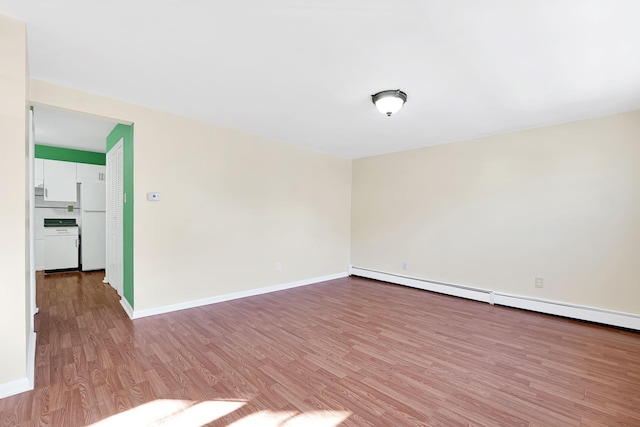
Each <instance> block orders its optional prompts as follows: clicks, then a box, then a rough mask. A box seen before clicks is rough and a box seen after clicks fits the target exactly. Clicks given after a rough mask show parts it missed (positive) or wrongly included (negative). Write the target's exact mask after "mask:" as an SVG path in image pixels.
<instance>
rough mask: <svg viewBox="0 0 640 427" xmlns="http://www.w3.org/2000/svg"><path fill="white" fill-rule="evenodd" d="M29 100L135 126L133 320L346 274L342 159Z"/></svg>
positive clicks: (41, 95)
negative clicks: (152, 311)
mask: <svg viewBox="0 0 640 427" xmlns="http://www.w3.org/2000/svg"><path fill="white" fill-rule="evenodd" d="M30 99H31V100H32V101H33V102H36V103H41V104H47V105H51V106H57V107H61V108H67V109H71V110H76V111H81V112H86V113H91V114H95V115H99V116H103V117H109V118H114V119H118V120H121V121H124V122H133V123H134V193H135V194H134V200H135V204H134V227H135V230H134V289H135V291H134V292H135V293H134V300H135V302H134V304H135V307H134V308H135V309H136V310H142V309H148V308H154V307H159V306H163V305H168V304H174V303H178V302H184V301H190V300H194V299H200V298H206V297H211V296H216V295H222V294H226V293H231V292H238V291H244V290H250V289H254V288H259V287H264V286H269V285H274V284H280V283H286V282H291V281H296V280H302V279H308V278H314V277H318V276H324V275H330V274H336V273H341V272H346V271H347V268H348V263H349V239H350V200H351V194H350V192H351V162H350V161H349V160H346V159H341V158H338V157H334V156H330V155H327V154H322V153H317V152H313V151H310V150H306V149H302V148H299V147H296V146H293V145H289V144H285V143H281V142H277V141H273V140H269V139H266V138H262V137H258V136H253V135H249V134H246V133H242V132H238V131H233V130H228V129H222V128H218V127H215V126H211V125H209V124H206V123H202V122H199V121H196V120H192V119H188V118H185V117H180V116H176V115H172V114H168V113H163V112H159V111H155V110H151V109H148V108H143V107H140V106H136V105H132V104H128V103H125V102H121V101H117V100H113V99H108V98H103V97H99V96H95V95H90V94H87V93H83V92H78V91H75V90H72V89H68V88H64V87H60V86H55V85H52V84H49V83H45V82H42V81H37V80H32V81H31V85H30ZM150 191H158V192H160V194H161V201H160V202H148V201H146V193H147V192H150ZM277 262H281V263H282V270H281V271H276V269H275V267H276V263H277Z"/></svg>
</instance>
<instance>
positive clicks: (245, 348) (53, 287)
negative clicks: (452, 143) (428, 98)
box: [0, 272, 640, 427]
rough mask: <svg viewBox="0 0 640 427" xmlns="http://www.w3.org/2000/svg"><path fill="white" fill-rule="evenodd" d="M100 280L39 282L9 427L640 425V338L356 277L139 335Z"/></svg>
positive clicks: (177, 316)
mask: <svg viewBox="0 0 640 427" xmlns="http://www.w3.org/2000/svg"><path fill="white" fill-rule="evenodd" d="M102 276H103V274H102V273H99V272H97V273H88V274H87V273H85V274H81V273H69V274H60V275H51V276H46V277H44V276H41V275H40V276H38V283H37V301H38V306H39V307H40V314H38V315H37V322H36V325H37V333H38V342H37V354H36V379H35V381H36V387H35V390H34V391H32V392H28V393H23V394H20V395H17V396H13V397H9V398H6V399H2V400H0V426H6V425H52V426H85V425H89V424H93V423H98V425H106V426H108V425H117V426H119V427H123V426H133V425H136V426H141V425H176V426H196V425H213V426H227V425H232V426H235V427H237V426H287V427H292V426H322V427H330V426H338V425H339V426H367V425H375V426H405V425H406V426H414V425H415V426H418V425H428V426H454V425H487V426H497V425H505V426H520V425H538V426H579V425H584V426H613V425H634V426H638V425H640V334H639V333H635V332H630V331H623V330H618V329H614V328H608V327H604V326H599V325H593V324H587V323H581V322H577V321H572V320H568V319H562V318H557V317H552V316H546V315H541V314H537V313H530V312H526V311H520V310H516V309H509V308H504V307H497V306H491V305H488V304H483V303H477V302H472V301H467V300H462V299H458V298H455V297H449V296H444V295H438V294H433V293H429V292H425V291H420V290H416V289H411V288H405V287H400V286H395V285H389V284H385V283H381V282H375V281H370V280H366V279H358V278H345V279H340V280H334V281H331V282H325V283H321V284H316V285H311V286H306V287H302V288H297V289H292V290H287V291H281V292H277V293H272V294H267V295H261V296H256V297H251V298H244V299H240V300H235V301H230V302H225V303H220V304H215V305H210V306H206V307H201V308H195V309H190V310H184V311H180V312H175V313H170V314H165V315H159V316H154V317H149V318H144V319H138V320H135V321H131V320H129V319H128V317H127V316H126V315H125V313H124V311H123V310H122V308H121V307H120V304H119V301H118V297H117V295H116V294H115V292H114V291H113V290H112V289H111V288H110V287H108V286H107V285H104V284H102V283H101V279H102ZM116 414H118V415H116ZM114 415H115V416H114Z"/></svg>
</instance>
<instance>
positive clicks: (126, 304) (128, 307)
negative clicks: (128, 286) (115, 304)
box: [120, 297, 133, 319]
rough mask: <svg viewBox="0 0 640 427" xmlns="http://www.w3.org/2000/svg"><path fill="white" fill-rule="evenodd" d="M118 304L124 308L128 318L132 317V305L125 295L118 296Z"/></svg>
mask: <svg viewBox="0 0 640 427" xmlns="http://www.w3.org/2000/svg"><path fill="white" fill-rule="evenodd" d="M120 305H121V306H122V308H124V311H125V312H126V313H127V316H129V318H130V319H133V307H131V304H129V301H127V299H126V298H125V297H122V298H120Z"/></svg>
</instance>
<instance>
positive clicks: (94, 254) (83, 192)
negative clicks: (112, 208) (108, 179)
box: [80, 182, 107, 271]
mask: <svg viewBox="0 0 640 427" xmlns="http://www.w3.org/2000/svg"><path fill="white" fill-rule="evenodd" d="M106 200H107V199H106V193H105V184H104V182H86V183H82V184H80V211H81V217H80V218H81V222H80V226H81V234H80V238H81V240H80V254H81V255H80V258H81V263H82V271H88V270H101V269H104V268H105V265H106V247H107V241H106V235H107V234H106V213H105V209H106Z"/></svg>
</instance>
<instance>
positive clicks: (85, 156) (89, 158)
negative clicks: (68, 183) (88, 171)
mask: <svg viewBox="0 0 640 427" xmlns="http://www.w3.org/2000/svg"><path fill="white" fill-rule="evenodd" d="M35 157H36V159H48V160H62V161H63V162H75V163H88V164H90V165H106V164H107V155H106V154H105V153H96V152H94V151H84V150H73V149H71V148H61V147H50V146H48V145H39V144H36V145H35Z"/></svg>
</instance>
